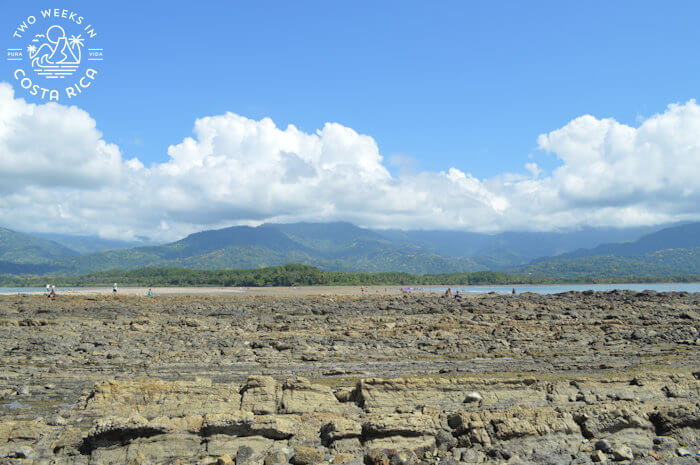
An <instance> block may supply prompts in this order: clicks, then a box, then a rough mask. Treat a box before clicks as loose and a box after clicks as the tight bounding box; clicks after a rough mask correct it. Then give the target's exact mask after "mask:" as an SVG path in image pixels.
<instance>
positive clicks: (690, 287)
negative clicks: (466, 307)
mask: <svg viewBox="0 0 700 465" xmlns="http://www.w3.org/2000/svg"><path fill="white" fill-rule="evenodd" d="M424 289H426V290H429V291H436V292H445V290H446V289H447V287H444V286H442V287H426V288H424ZM451 289H452V292H454V291H456V290H459V292H462V293H465V294H487V293H489V292H497V293H499V294H510V293H512V292H513V289H515V293H516V294H522V293H523V292H535V293H537V294H558V293H560V292H567V291H587V290H592V291H612V290H615V289H618V290H630V291H638V292H641V291H645V290H651V291H656V292H670V291H677V292H681V291H685V292H700V283H649V284H553V285H552V284H550V285H531V284H520V285H515V286H513V285H511V286H452V287H451Z"/></svg>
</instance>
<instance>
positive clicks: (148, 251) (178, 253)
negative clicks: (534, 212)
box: [0, 222, 700, 277]
mask: <svg viewBox="0 0 700 465" xmlns="http://www.w3.org/2000/svg"><path fill="white" fill-rule="evenodd" d="M136 244H137V245H138V246H136V247H134V246H133V245H135V243H133V242H127V241H113V240H103V239H99V238H95V237H81V236H66V235H47V234H43V235H34V234H27V233H21V232H16V231H11V230H9V229H1V228H0V274H3V273H4V274H65V275H75V274H83V273H90V272H95V271H105V270H112V269H121V270H129V269H138V268H148V267H178V268H190V269H208V270H212V269H246V268H260V267H265V266H275V265H283V264H288V263H301V264H306V265H313V266H316V267H319V268H321V269H326V270H334V271H336V270H337V271H369V272H373V271H406V272H410V273H421V274H425V273H452V272H468V271H479V270H499V271H513V272H517V273H526V274H530V275H536V276H561V277H571V276H583V275H598V276H600V275H602V274H604V275H606V276H607V275H610V276H621V275H626V276H627V275H637V276H644V275H648V276H652V275H653V276H657V275H658V276H667V275H676V274H700V223H691V224H682V225H671V226H669V227H644V228H626V229H586V230H579V231H568V232H567V231H565V232H506V233H500V234H484V233H475V232H459V231H402V230H372V229H367V228H361V227H358V226H355V225H353V224H350V223H342V222H338V223H292V224H263V225H261V226H258V227H249V226H234V227H230V228H225V229H219V230H210V231H202V232H198V233H195V234H191V235H189V236H187V237H185V238H183V239H181V240H179V241H176V242H172V243H168V244H163V245H145V246H144V245H140V244H139V243H136Z"/></svg>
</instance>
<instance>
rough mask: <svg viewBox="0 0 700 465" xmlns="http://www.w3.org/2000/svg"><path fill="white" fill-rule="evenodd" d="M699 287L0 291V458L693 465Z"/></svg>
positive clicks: (698, 399)
mask: <svg viewBox="0 0 700 465" xmlns="http://www.w3.org/2000/svg"><path fill="white" fill-rule="evenodd" d="M699 330H700V294H692V293H684V292H681V293H657V292H653V291H645V292H639V293H638V292H632V291H611V292H584V293H580V292H567V293H562V294H556V295H546V296H544V295H537V294H528V293H525V294H520V295H517V296H504V295H479V296H465V297H464V298H463V299H462V300H455V299H451V298H449V299H448V298H443V297H438V296H435V295H430V294H415V295H406V296H400V295H392V296H387V295H384V296H364V297H361V296H347V295H346V296H341V295H337V296H297V297H295V296H288V297H274V296H250V295H228V296H216V295H213V296H206V295H176V296H165V297H156V298H147V297H138V296H118V297H115V296H88V295H75V296H59V298H58V299H57V300H55V301H49V300H48V299H47V298H46V297H43V296H37V295H33V296H29V295H14V296H2V297H0V354H1V357H0V415H1V417H0V464H170V465H175V464H183V465H184V464H234V463H235V464H236V465H256V464H264V465H283V464H287V463H291V464H293V465H320V464H324V465H330V464H333V465H340V464H352V465H363V464H366V465H417V464H419V463H425V464H443V465H457V464H462V463H519V464H527V463H533V464H588V463H597V462H606V461H616V462H621V463H624V462H628V463H632V462H633V463H641V464H644V463H649V464H651V463H677V464H686V463H687V464H691V463H692V464H695V463H698V460H700V455H698V449H699V447H700V381H699V380H698V378H700V334H699Z"/></svg>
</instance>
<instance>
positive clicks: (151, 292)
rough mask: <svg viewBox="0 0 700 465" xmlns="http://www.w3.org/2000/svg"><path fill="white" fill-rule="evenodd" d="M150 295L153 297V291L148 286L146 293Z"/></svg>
mask: <svg viewBox="0 0 700 465" xmlns="http://www.w3.org/2000/svg"><path fill="white" fill-rule="evenodd" d="M146 295H147V296H148V297H153V291H151V288H150V287H149V288H148V293H147V294H146Z"/></svg>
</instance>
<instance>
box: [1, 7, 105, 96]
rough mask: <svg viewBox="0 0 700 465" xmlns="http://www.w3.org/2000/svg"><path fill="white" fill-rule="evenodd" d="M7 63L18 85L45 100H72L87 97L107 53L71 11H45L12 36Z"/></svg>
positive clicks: (91, 29)
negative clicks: (99, 46) (87, 92)
mask: <svg viewBox="0 0 700 465" xmlns="http://www.w3.org/2000/svg"><path fill="white" fill-rule="evenodd" d="M12 40H13V42H14V44H13V48H8V49H7V61H8V63H9V64H10V68H11V70H12V76H13V78H14V79H15V80H16V81H17V84H18V85H19V86H20V87H21V88H22V89H25V90H27V91H28V92H29V94H30V95H34V96H38V97H39V98H41V99H42V100H47V101H62V100H69V99H71V98H73V97H76V96H77V95H79V94H81V93H83V91H84V90H85V89H87V88H88V87H90V86H91V85H92V82H93V81H94V80H95V78H96V77H97V75H98V70H97V65H99V63H100V62H101V61H102V60H103V59H104V50H103V49H102V48H97V47H96V45H99V44H98V43H97V40H98V39H97V31H96V30H95V28H94V26H93V25H92V24H89V23H87V22H86V21H85V18H84V17H83V16H80V15H79V14H78V13H76V12H74V11H71V10H62V9H60V8H53V9H48V10H41V11H40V12H39V14H38V15H30V16H28V17H27V18H25V19H24V20H22V21H21V22H20V23H19V25H18V26H17V28H16V29H15V31H14V32H13V33H12Z"/></svg>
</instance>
